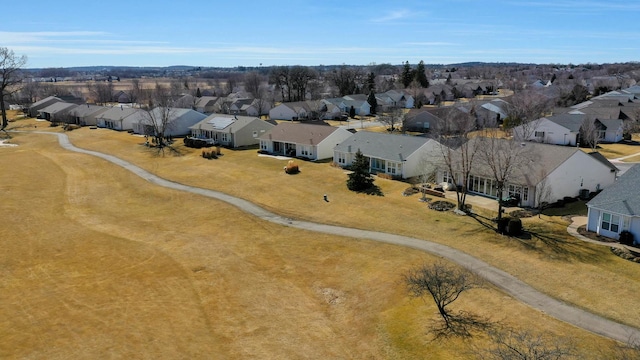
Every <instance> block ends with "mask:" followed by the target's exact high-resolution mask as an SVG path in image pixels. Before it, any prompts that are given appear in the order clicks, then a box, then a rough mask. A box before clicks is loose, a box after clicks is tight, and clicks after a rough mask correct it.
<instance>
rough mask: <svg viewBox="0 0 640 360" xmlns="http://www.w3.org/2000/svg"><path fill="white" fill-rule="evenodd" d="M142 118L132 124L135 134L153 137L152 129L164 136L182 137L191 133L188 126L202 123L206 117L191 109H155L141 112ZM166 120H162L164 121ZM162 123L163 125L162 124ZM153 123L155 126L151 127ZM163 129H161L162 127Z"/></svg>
mask: <svg viewBox="0 0 640 360" xmlns="http://www.w3.org/2000/svg"><path fill="white" fill-rule="evenodd" d="M139 114H141V115H142V116H139V117H137V118H136V119H135V120H134V121H133V122H132V126H131V127H132V130H133V132H134V133H136V134H144V135H154V131H153V129H155V128H158V129H160V130H163V132H164V135H165V136H183V135H187V134H189V133H190V132H191V129H189V127H190V126H193V125H195V124H197V123H198V122H200V121H202V120H203V119H204V118H206V117H207V115H205V114H203V113H200V112H197V111H195V110H191V109H175V108H171V109H166V110H165V109H162V108H155V109H153V110H152V111H150V112H147V111H141V112H140V113H139ZM165 118H166V120H163V119H165ZM163 122H164V124H163ZM153 123H155V124H156V126H152V124H153ZM163 126H164V127H165V128H164V129H162V127H163Z"/></svg>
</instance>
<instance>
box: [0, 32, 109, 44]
mask: <svg viewBox="0 0 640 360" xmlns="http://www.w3.org/2000/svg"><path fill="white" fill-rule="evenodd" d="M106 35H108V33H106V32H102V31H32V32H17V31H0V38H2V41H3V42H4V43H9V44H12V43H26V42H44V41H51V40H56V39H58V40H63V39H69V38H87V37H103V36H106Z"/></svg>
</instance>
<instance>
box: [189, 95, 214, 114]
mask: <svg viewBox="0 0 640 360" xmlns="http://www.w3.org/2000/svg"><path fill="white" fill-rule="evenodd" d="M217 100H218V98H217V97H216V96H201V97H199V98H198V99H197V100H196V108H195V110H196V111H198V112H201V113H203V114H211V113H213V112H214V105H215V104H216V101H217Z"/></svg>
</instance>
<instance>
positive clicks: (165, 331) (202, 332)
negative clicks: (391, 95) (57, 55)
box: [0, 120, 640, 359]
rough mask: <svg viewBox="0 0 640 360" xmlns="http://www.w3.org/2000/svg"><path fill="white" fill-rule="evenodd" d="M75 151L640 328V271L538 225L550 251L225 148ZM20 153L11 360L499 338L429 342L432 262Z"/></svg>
mask: <svg viewBox="0 0 640 360" xmlns="http://www.w3.org/2000/svg"><path fill="white" fill-rule="evenodd" d="M35 124H36V123H35V122H32V121H31V120H24V121H18V122H14V123H12V126H22V125H24V128H32V126H35ZM37 125H38V127H39V128H40V129H39V130H41V129H45V127H44V126H43V125H42V123H37ZM47 129H49V128H47ZM50 130H52V131H60V130H59V129H57V128H54V129H50ZM69 136H70V137H71V139H72V142H73V143H74V144H76V145H77V146H81V147H84V148H88V149H93V150H99V151H103V152H106V153H111V154H114V155H117V156H119V157H122V158H124V159H127V160H129V161H132V162H134V163H136V164H138V165H139V166H142V167H144V168H146V169H148V170H150V171H153V172H154V173H156V174H158V175H160V176H163V177H165V178H168V179H171V180H175V181H179V182H184V183H188V184H192V185H196V186H200V187H205V188H212V189H217V190H221V191H224V192H228V193H230V194H233V195H236V196H239V197H243V198H246V199H249V200H251V201H254V202H256V203H258V204H260V205H261V206H264V207H266V208H268V209H270V210H272V211H275V212H278V213H280V214H283V215H287V216H290V217H295V218H301V219H309V220H314V221H321V222H327V223H333V224H342V225H348V226H352V227H358V228H364V229H376V230H381V231H388V232H395V233H401V234H405V235H410V236H415V237H418V238H424V239H429V240H433V241H437V242H441V243H446V244H448V245H450V246H453V247H456V248H458V249H461V250H464V251H466V252H469V253H471V254H474V255H475V256H478V257H479V258H482V259H483V260H485V261H488V262H490V263H492V264H494V265H496V266H498V267H501V268H503V269H505V270H507V271H509V272H511V273H513V274H514V275H516V276H518V277H520V278H521V279H523V280H525V281H527V282H529V283H530V284H532V285H533V286H535V287H537V288H539V289H541V290H543V291H545V292H547V293H550V294H552V295H553V296H555V297H557V298H560V299H563V300H566V301H568V302H571V303H575V304H577V305H579V306H581V307H584V308H587V309H590V310H592V311H594V312H597V313H600V314H603V315H604V316H607V317H610V318H613V319H616V320H619V321H624V322H626V323H629V324H632V325H635V326H640V319H638V318H637V316H632V314H633V310H632V309H637V308H638V305H640V300H639V299H638V298H637V296H635V292H636V290H637V288H638V285H639V283H638V282H639V281H640V280H638V279H640V269H639V267H638V266H637V265H636V264H632V263H630V262H626V261H623V260H621V259H619V258H617V257H615V256H613V255H611V254H610V252H609V251H608V250H607V249H606V248H599V247H595V246H591V245H586V244H582V243H578V242H576V241H574V240H573V239H571V238H569V237H568V236H567V235H566V230H565V228H566V223H565V222H564V221H562V220H561V219H560V218H556V217H547V216H543V218H542V219H540V220H539V219H537V218H532V219H528V220H526V221H525V226H526V228H527V229H528V230H529V231H530V232H532V233H534V236H533V237H532V239H529V240H518V239H512V238H504V237H500V236H496V235H495V234H494V233H493V232H491V231H488V230H486V229H485V228H484V227H483V226H482V225H481V224H479V223H478V222H476V221H475V220H473V219H471V218H466V217H457V216H454V215H451V214H442V213H437V212H433V211H430V210H428V209H426V206H425V205H424V204H423V203H420V202H418V201H417V199H418V197H417V196H413V197H404V196H402V190H403V189H404V188H406V187H407V184H404V183H400V182H395V181H388V180H382V179H378V180H376V183H377V184H378V185H379V186H380V187H381V188H382V190H383V191H384V192H385V196H384V197H370V196H364V195H359V194H354V193H351V192H348V191H347V190H346V186H345V179H346V175H345V173H344V172H343V171H342V170H341V169H338V168H332V167H330V166H329V165H328V164H326V163H309V162H300V163H299V164H300V168H301V173H300V174H298V175H294V176H290V175H286V174H284V172H283V171H282V166H283V161H281V160H276V159H273V158H265V157H258V156H257V153H256V152H255V151H254V150H245V151H231V150H226V149H223V150H222V151H223V156H222V157H221V158H220V159H218V160H204V159H202V158H201V157H200V156H199V153H200V152H199V151H195V150H191V149H186V148H183V147H181V146H179V145H178V146H177V149H178V150H179V151H180V152H181V156H172V155H167V156H164V157H161V156H158V154H157V153H154V152H152V151H151V150H149V149H147V148H145V147H143V146H142V145H141V144H142V143H143V142H144V140H143V139H142V138H140V137H136V136H132V135H128V134H126V133H117V132H113V131H108V130H101V129H98V130H90V129H80V130H75V131H72V132H70V133H69ZM11 142H12V143H14V144H18V145H19V146H17V147H11V148H8V147H7V148H0V166H2V169H3V171H2V172H0V194H2V197H3V198H2V202H1V203H0V209H2V214H3V215H4V217H5V219H6V220H8V224H10V226H5V227H2V228H0V239H2V241H3V245H4V246H3V247H4V251H3V252H2V253H1V254H0V264H2V265H1V267H0V269H1V270H2V271H3V275H4V276H2V278H0V289H2V294H3V296H2V297H0V339H3V340H2V341H0V357H1V358H91V357H105V356H104V355H105V354H108V356H109V357H116V358H124V357H129V358H131V357H136V358H140V357H141V358H172V359H173V358H221V359H230V358H233V359H236V358H238V359H242V358H261V359H282V358H288V359H295V358H354V359H365V358H367V359H368V358H380V359H383V358H384V359H418V358H426V357H429V358H436V359H437V358H441V359H455V358H459V357H460V356H461V354H462V352H461V351H464V349H466V345H469V344H475V345H479V346H483V344H485V341H486V340H485V339H484V337H482V336H479V337H477V338H474V340H473V341H471V342H467V341H461V340H456V339H452V340H445V341H441V342H429V341H427V337H426V336H425V331H426V330H425V329H426V327H427V326H428V324H429V322H430V321H431V320H432V319H433V318H434V316H435V312H436V310H435V307H434V306H432V304H431V303H430V302H422V301H420V300H417V299H411V298H409V297H408V296H407V294H406V291H405V290H404V287H403V286H402V283H401V275H402V273H403V272H404V271H405V270H406V269H408V268H410V267H412V266H415V265H417V264H420V263H422V262H424V261H433V260H434V258H433V257H431V256H429V255H427V254H424V253H421V252H418V251H415V250H411V249H405V248H401V247H396V246H391V245H385V244H378V243H374V242H370V241H363V240H358V239H348V238H341V237H337V236H328V235H322V234H316V233H311V232H307V231H302V230H296V229H290V228H285V227H281V226H278V225H275V224H271V223H267V222H264V221H260V220H257V219H255V218H253V217H251V216H248V215H246V214H244V213H242V212H239V211H238V210H237V209H235V208H233V207H231V206H229V205H226V204H224V203H221V202H219V201H215V200H212V199H205V198H201V197H198V196H195V195H190V194H184V193H180V192H177V191H172V190H167V189H163V188H160V187H157V186H153V185H150V184H149V183H147V182H145V181H144V180H142V179H139V178H137V177H135V176H134V175H132V174H130V173H129V172H127V171H125V170H123V169H121V168H118V167H116V166H114V165H111V164H110V163H107V162H105V161H103V160H100V159H97V158H93V157H90V156H86V155H80V154H75V153H71V152H68V151H64V150H62V149H61V148H60V147H59V146H58V145H57V142H56V140H55V138H53V137H50V136H45V135H35V134H16V135H15V136H14V138H13V139H11ZM325 193H326V194H328V195H329V200H330V201H329V202H324V201H323V200H322V195H323V194H325ZM613 294H615V295H613ZM619 299H625V306H621V305H620V301H619ZM454 307H455V308H458V309H465V310H468V311H472V312H476V313H479V314H482V315H486V316H490V317H491V318H492V319H493V320H495V321H501V322H503V323H504V324H506V325H509V326H513V327H522V326H523V325H522V324H526V326H525V327H526V328H529V329H536V330H538V331H541V332H546V333H549V334H555V335H557V336H567V337H570V338H572V339H574V341H576V342H577V343H578V344H579V347H580V349H581V351H583V352H584V353H585V357H587V358H588V357H589V356H590V357H591V358H602V356H601V355H602V353H601V352H599V351H598V349H607V348H609V347H610V346H611V345H612V343H611V342H610V341H607V340H604V339H602V338H600V337H597V336H595V335H592V334H589V333H586V332H584V331H581V330H578V329H576V328H574V327H572V326H569V325H567V324H564V323H561V322H558V321H555V320H553V319H550V318H548V317H546V316H545V315H544V314H541V313H539V312H537V311H533V310H531V309H530V308H528V307H526V306H523V305H522V304H520V303H518V302H516V301H514V300H513V299H511V298H510V297H508V296H505V295H504V294H502V293H501V292H499V291H497V290H495V289H493V288H492V287H487V288H485V289H480V290H475V291H473V292H471V293H469V294H467V295H465V296H464V297H463V298H462V299H460V301H459V303H456V304H455V306H454ZM630 311H631V313H630ZM598 354H599V355H598Z"/></svg>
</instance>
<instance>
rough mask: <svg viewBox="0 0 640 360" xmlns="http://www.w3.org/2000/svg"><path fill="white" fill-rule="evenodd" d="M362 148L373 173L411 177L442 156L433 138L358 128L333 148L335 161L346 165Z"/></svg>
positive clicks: (438, 144)
mask: <svg viewBox="0 0 640 360" xmlns="http://www.w3.org/2000/svg"><path fill="white" fill-rule="evenodd" d="M358 150H359V151H360V152H361V153H362V155H364V156H365V157H366V158H367V159H368V160H369V172H370V173H372V174H388V175H391V176H392V177H397V178H401V179H408V178H411V177H415V176H419V175H421V174H423V173H424V171H425V166H426V162H427V161H431V159H433V161H437V159H438V158H439V157H442V152H441V145H440V143H438V142H437V141H435V140H433V139H427V138H424V137H417V136H410V135H396V134H385V133H376V132H371V131H358V132H357V133H355V134H353V135H352V136H351V137H349V138H348V139H346V140H345V141H343V142H341V143H340V144H338V145H337V146H336V147H335V148H334V149H333V162H334V163H336V164H338V165H339V166H342V167H346V166H349V165H351V164H352V163H353V160H354V159H355V154H356V152H358Z"/></svg>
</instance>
